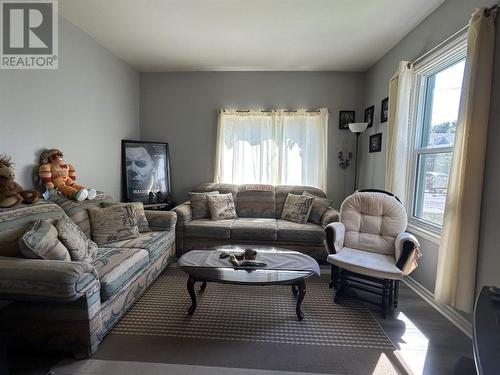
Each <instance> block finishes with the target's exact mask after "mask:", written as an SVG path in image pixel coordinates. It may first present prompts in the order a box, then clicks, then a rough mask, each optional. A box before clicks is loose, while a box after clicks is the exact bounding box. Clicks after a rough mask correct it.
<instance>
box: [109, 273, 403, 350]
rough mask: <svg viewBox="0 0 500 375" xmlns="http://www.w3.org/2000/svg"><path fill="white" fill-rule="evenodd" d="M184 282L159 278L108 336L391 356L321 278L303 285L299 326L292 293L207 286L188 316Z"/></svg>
mask: <svg viewBox="0 0 500 375" xmlns="http://www.w3.org/2000/svg"><path fill="white" fill-rule="evenodd" d="M186 281H187V276H177V275H174V276H171V275H166V274H163V275H162V276H160V277H159V278H158V280H157V281H156V282H155V283H154V284H153V285H152V286H151V287H150V288H149V289H148V290H147V291H146V292H145V293H144V295H143V296H142V297H141V298H140V299H139V300H138V301H137V302H136V304H135V305H134V306H133V307H132V309H131V310H130V311H129V312H128V313H127V314H126V315H125V316H124V317H123V318H122V319H121V321H120V322H119V323H118V324H117V325H116V326H115V328H114V329H113V330H112V333H113V334H118V335H142V336H147V335H150V336H167V337H183V338H200V339H212V340H236V341H240V342H245V341H246V342H262V343H283V344H303V345H322V346H339V347H357V348H373V349H381V350H394V349H395V348H394V346H393V344H392V343H391V342H390V340H389V339H388V338H387V336H386V335H385V334H384V332H383V331H382V329H381V328H380V326H379V325H378V323H377V322H376V320H375V319H374V318H373V316H372V315H371V313H370V311H369V310H368V309H367V308H366V307H364V306H363V305H362V304H361V303H360V302H358V301H356V300H354V299H349V298H348V297H345V298H343V299H342V303H341V304H335V303H334V302H333V291H332V290H331V289H329V288H328V282H327V281H326V279H325V278H322V279H320V278H316V279H311V280H308V281H307V293H306V296H305V299H304V302H303V303H302V311H303V313H304V314H305V318H304V320H303V321H301V322H299V321H297V318H296V315H295V302H296V299H295V297H294V296H293V294H292V291H291V287H290V286H285V285H279V286H245V285H228V284H218V283H208V285H207V288H206V290H205V291H204V292H203V293H200V292H199V291H198V290H199V288H198V287H199V284H197V298H198V301H197V302H198V306H197V309H196V311H195V313H194V315H193V316H189V315H188V314H187V309H188V307H189V306H190V304H191V299H190V297H189V295H188V292H187V289H186Z"/></svg>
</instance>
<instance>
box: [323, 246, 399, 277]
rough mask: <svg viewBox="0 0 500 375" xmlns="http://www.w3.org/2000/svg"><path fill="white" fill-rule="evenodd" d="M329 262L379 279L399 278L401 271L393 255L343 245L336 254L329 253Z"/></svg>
mask: <svg viewBox="0 0 500 375" xmlns="http://www.w3.org/2000/svg"><path fill="white" fill-rule="evenodd" d="M326 260H327V261H328V262H329V263H331V264H335V265H336V266H339V267H342V268H345V269H346V270H348V271H351V272H356V273H360V274H363V275H366V276H372V277H378V278H381V279H391V280H399V279H401V278H402V277H403V272H402V271H401V270H400V269H399V268H398V267H396V262H395V259H394V257H393V256H391V255H384V254H377V253H372V252H369V251H363V250H357V249H351V248H349V247H344V248H343V249H342V250H340V251H339V252H338V253H337V254H330V255H328V257H327V259H326Z"/></svg>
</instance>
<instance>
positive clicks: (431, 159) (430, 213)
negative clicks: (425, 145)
mask: <svg viewBox="0 0 500 375" xmlns="http://www.w3.org/2000/svg"><path fill="white" fill-rule="evenodd" d="M450 165H451V152H444V153H437V154H422V155H419V158H418V167H417V168H418V172H417V189H416V192H417V193H416V196H415V212H414V215H415V216H416V217H418V218H421V219H425V220H428V221H431V222H433V223H435V224H439V225H441V224H442V223H443V213H444V204H445V201H446V191H447V187H448V174H449V173H450Z"/></svg>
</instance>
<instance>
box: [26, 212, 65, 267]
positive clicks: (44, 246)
mask: <svg viewBox="0 0 500 375" xmlns="http://www.w3.org/2000/svg"><path fill="white" fill-rule="evenodd" d="M19 250H20V251H21V254H23V256H25V257H26V258H30V259H49V260H64V261H68V262H69V261H71V256H70V255H69V252H68V249H66V247H65V246H64V245H63V244H62V242H61V241H59V238H57V229H56V227H54V226H53V225H52V224H49V223H47V222H45V221H42V220H36V221H35V222H34V223H33V226H32V227H31V228H30V229H29V230H28V231H27V232H26V233H24V234H23V236H22V237H21V238H20V239H19Z"/></svg>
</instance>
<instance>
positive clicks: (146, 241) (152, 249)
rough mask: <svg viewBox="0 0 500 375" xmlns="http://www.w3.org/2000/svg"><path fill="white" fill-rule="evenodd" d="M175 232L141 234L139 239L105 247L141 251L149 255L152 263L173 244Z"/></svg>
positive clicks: (112, 243)
mask: <svg viewBox="0 0 500 375" xmlns="http://www.w3.org/2000/svg"><path fill="white" fill-rule="evenodd" d="M174 241H175V232H174V231H173V230H172V231H158V232H146V233H141V234H140V235H139V237H137V238H132V239H130V240H123V241H117V242H111V243H108V244H106V247H110V248H111V247H112V248H134V249H143V250H146V251H147V252H148V253H149V261H150V262H153V261H155V260H156V259H158V258H159V257H160V255H162V254H163V253H164V252H165V250H166V249H167V248H168V247H169V246H170V245H172V244H173V243H174Z"/></svg>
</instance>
